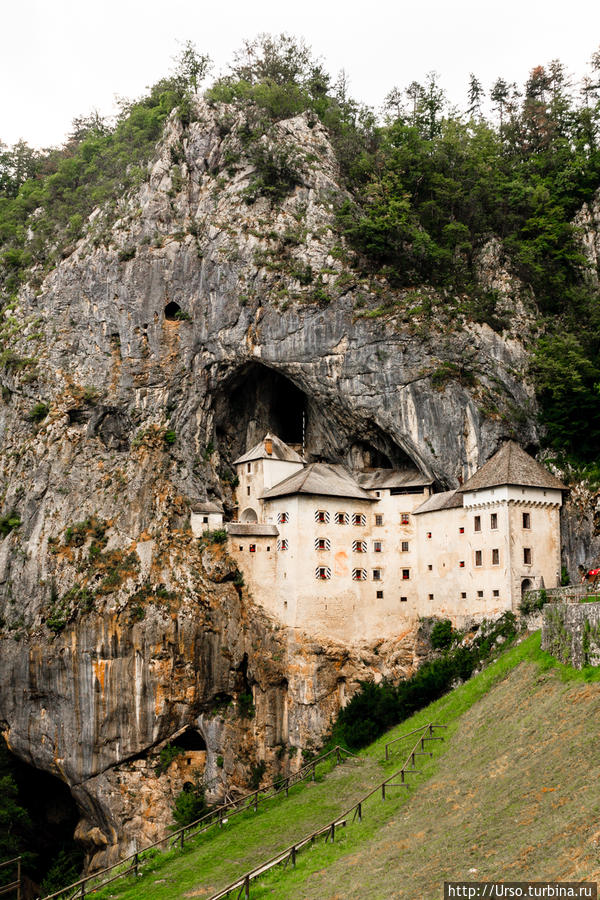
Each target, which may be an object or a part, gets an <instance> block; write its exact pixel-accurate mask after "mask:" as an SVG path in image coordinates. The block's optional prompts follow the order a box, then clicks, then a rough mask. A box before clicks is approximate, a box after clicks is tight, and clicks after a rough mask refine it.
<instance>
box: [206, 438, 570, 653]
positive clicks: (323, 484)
mask: <svg viewBox="0 0 600 900" xmlns="http://www.w3.org/2000/svg"><path fill="white" fill-rule="evenodd" d="M234 465H235V468H236V473H237V476H238V479H239V484H238V487H237V498H238V504H239V507H238V508H239V516H238V521H236V522H231V523H228V524H227V526H226V528H227V535H228V545H229V552H230V554H231V556H232V557H233V558H234V559H235V560H236V561H237V563H238V566H239V568H240V570H241V571H242V572H243V574H244V578H245V581H246V584H247V585H248V587H249V588H250V591H251V592H252V594H253V596H254V597H255V599H256V600H257V601H258V602H260V603H261V604H262V605H263V606H264V607H265V608H266V609H267V610H268V611H270V612H271V613H273V615H275V616H276V617H277V618H278V619H280V620H281V621H283V622H284V623H285V624H286V625H289V626H291V627H298V628H302V629H303V630H305V631H307V632H309V633H312V634H315V635H319V636H324V637H330V638H333V639H336V640H339V641H342V642H345V643H355V642H357V641H359V642H362V641H374V640H377V639H379V638H383V639H385V638H390V637H393V636H397V635H399V634H401V633H402V632H403V631H406V630H407V629H408V628H410V627H412V626H413V625H414V622H415V620H417V619H418V618H419V617H421V616H439V617H448V618H450V619H451V620H452V621H453V622H454V623H455V624H456V625H457V626H459V627H460V625H461V624H463V623H464V622H465V621H466V620H468V619H472V618H473V617H480V618H483V617H490V616H494V615H498V614H499V613H501V612H503V611H505V610H515V609H516V608H517V606H518V604H519V601H520V599H521V596H522V594H523V592H524V591H525V590H528V589H530V588H535V587H554V586H556V585H557V584H559V582H560V520H559V517H560V507H561V505H562V497H563V491H564V490H566V488H565V487H564V485H563V484H561V482H560V481H559V480H558V479H557V478H555V477H554V476H553V475H551V474H550V472H548V471H547V470H546V469H544V468H543V467H542V466H540V465H539V464H538V463H537V462H536V461H535V460H534V459H532V458H531V457H530V456H529V455H528V454H527V453H525V451H523V450H522V449H521V448H520V447H519V445H518V444H516V443H514V442H512V441H508V442H507V443H505V444H504V445H503V446H502V447H501V449H500V450H498V452H497V453H496V454H495V455H494V456H492V457H491V459H489V460H488V461H487V462H486V463H485V464H484V465H483V466H482V467H481V468H480V469H478V470H477V471H476V472H475V474H474V475H473V476H472V477H471V478H469V479H468V481H467V482H466V483H465V484H464V485H462V486H461V487H459V488H458V489H456V490H453V491H446V492H442V493H434V490H433V489H434V483H433V481H432V479H430V478H428V477H427V476H424V475H423V474H421V473H420V472H419V471H418V470H417V469H404V470H394V469H369V470H365V471H362V472H360V473H358V474H352V473H350V472H349V471H348V470H347V469H345V468H344V467H342V466H338V465H332V464H328V463H319V462H317V463H311V464H308V465H307V464H306V463H305V461H304V460H303V458H302V457H301V456H300V455H299V454H298V453H297V452H296V451H295V450H294V449H292V448H291V447H289V446H288V445H287V444H285V443H283V441H281V440H279V439H278V438H277V437H276V436H274V435H271V434H267V435H266V437H265V438H264V439H263V440H262V441H261V442H260V443H258V444H257V445H256V446H255V447H253V448H252V449H251V450H250V451H249V452H247V453H246V454H244V455H243V456H241V457H240V458H239V459H237V460H236V461H235V464H234ZM205 512H207V513H208V508H207V510H206V511H205ZM214 515H215V513H214V510H212V516H214ZM205 520H206V521H205V527H206V523H207V522H208V517H207V516H206V515H205ZM213 521H214V519H213Z"/></svg>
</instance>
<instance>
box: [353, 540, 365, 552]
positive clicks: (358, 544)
mask: <svg viewBox="0 0 600 900" xmlns="http://www.w3.org/2000/svg"><path fill="white" fill-rule="evenodd" d="M352 552H353V553H366V552H367V542H366V541H352Z"/></svg>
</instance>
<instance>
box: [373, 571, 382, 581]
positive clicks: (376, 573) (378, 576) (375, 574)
mask: <svg viewBox="0 0 600 900" xmlns="http://www.w3.org/2000/svg"><path fill="white" fill-rule="evenodd" d="M373 581H381V569H373Z"/></svg>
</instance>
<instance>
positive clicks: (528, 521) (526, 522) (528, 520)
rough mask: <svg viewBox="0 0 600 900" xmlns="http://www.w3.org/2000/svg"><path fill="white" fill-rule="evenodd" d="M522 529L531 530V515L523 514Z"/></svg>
mask: <svg viewBox="0 0 600 900" xmlns="http://www.w3.org/2000/svg"><path fill="white" fill-rule="evenodd" d="M523 528H531V515H530V514H529V513H523Z"/></svg>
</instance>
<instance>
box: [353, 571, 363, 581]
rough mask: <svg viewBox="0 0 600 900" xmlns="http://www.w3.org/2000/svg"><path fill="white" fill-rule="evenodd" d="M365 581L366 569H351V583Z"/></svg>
mask: <svg viewBox="0 0 600 900" xmlns="http://www.w3.org/2000/svg"><path fill="white" fill-rule="evenodd" d="M366 580H367V570H366V569H352V581H366Z"/></svg>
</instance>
